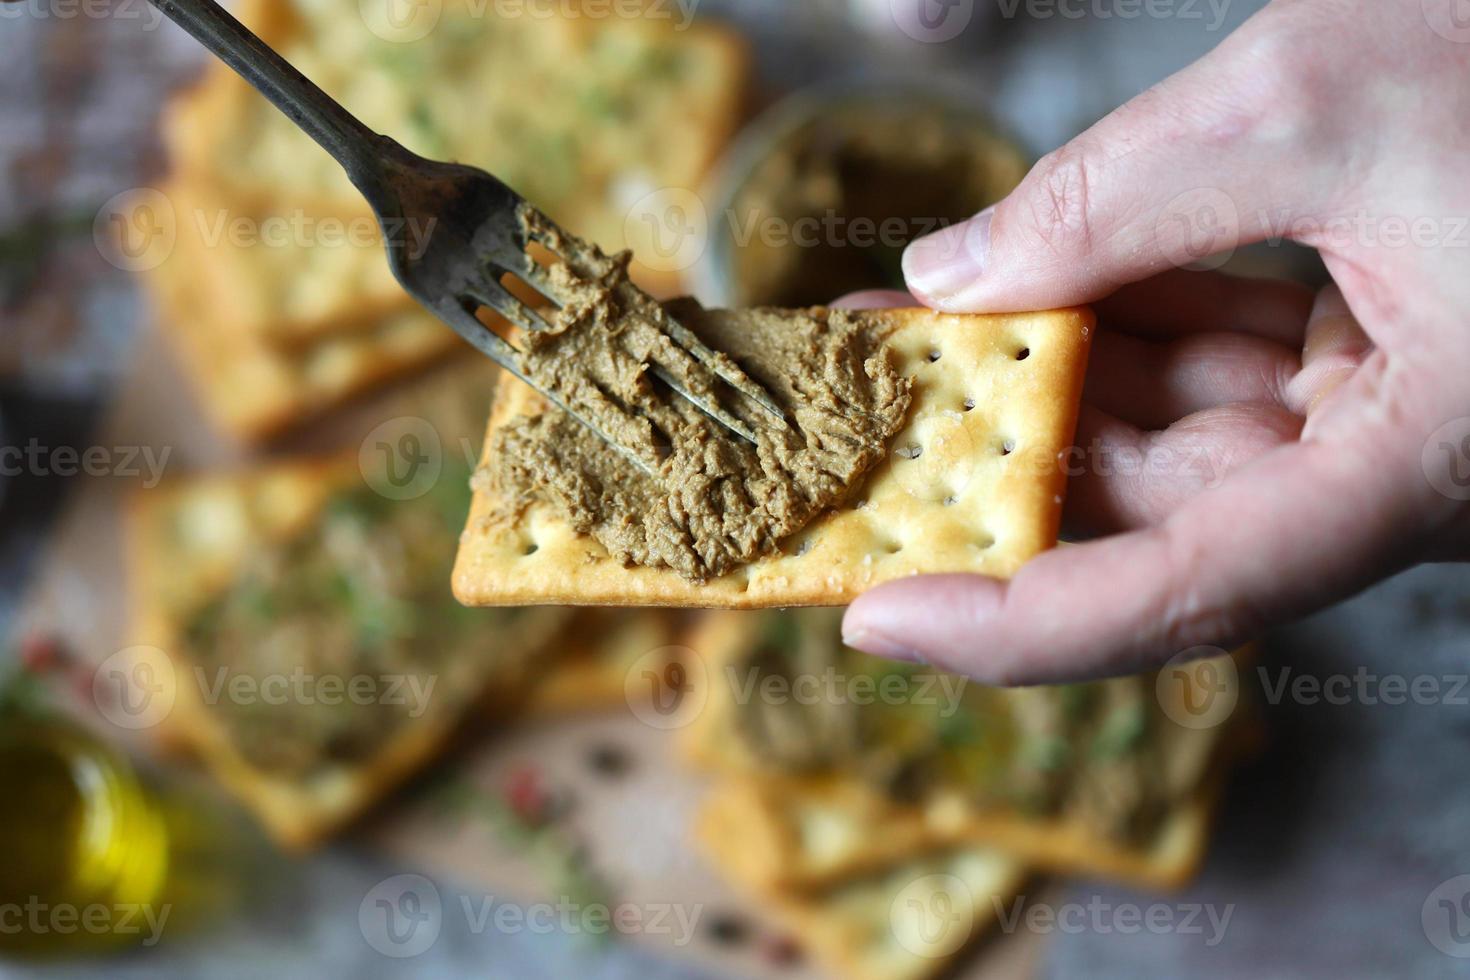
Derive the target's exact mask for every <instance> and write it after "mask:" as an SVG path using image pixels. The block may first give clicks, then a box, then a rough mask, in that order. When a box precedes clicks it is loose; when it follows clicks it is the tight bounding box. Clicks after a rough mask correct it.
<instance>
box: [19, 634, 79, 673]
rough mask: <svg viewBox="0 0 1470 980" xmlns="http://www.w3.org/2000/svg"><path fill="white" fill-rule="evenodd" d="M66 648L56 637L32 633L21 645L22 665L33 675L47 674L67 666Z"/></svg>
mask: <svg viewBox="0 0 1470 980" xmlns="http://www.w3.org/2000/svg"><path fill="white" fill-rule="evenodd" d="M67 660H68V657H67V653H66V648H65V647H63V646H62V645H61V641H59V640H57V639H56V638H55V637H54V636H48V635H46V634H43V633H32V634H31V635H29V636H27V637H26V638H25V639H24V640H22V641H21V644H20V665H21V667H22V668H23V669H24V670H26V671H29V672H30V673H32V674H47V673H50V672H51V671H53V670H55V669H57V668H58V667H62V666H65V665H66V663H67Z"/></svg>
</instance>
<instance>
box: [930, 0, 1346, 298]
mask: <svg viewBox="0 0 1470 980" xmlns="http://www.w3.org/2000/svg"><path fill="white" fill-rule="evenodd" d="M1279 10H1280V8H1277V7H1275V6H1274V5H1273V6H1272V7H1268V8H1267V9H1266V10H1264V11H1262V12H1261V13H1260V14H1257V15H1256V16H1255V17H1254V18H1252V19H1251V20H1250V21H1248V22H1247V23H1246V24H1245V25H1243V26H1242V27H1241V28H1240V29H1239V30H1238V31H1236V33H1235V34H1233V35H1232V36H1231V37H1230V38H1228V39H1227V40H1226V41H1225V42H1224V43H1223V44H1221V45H1220V46H1219V47H1218V48H1217V49H1216V50H1215V51H1213V52H1212V53H1211V54H1209V55H1208V56H1207V57H1205V58H1204V59H1203V60H1201V61H1199V62H1197V63H1196V64H1194V65H1192V66H1190V67H1189V68H1187V69H1185V70H1184V71H1182V72H1180V73H1179V74H1177V75H1175V76H1173V77H1172V78H1169V79H1166V80H1165V81H1163V82H1162V83H1160V84H1159V85H1157V86H1155V87H1154V88H1153V89H1151V90H1149V91H1148V92H1145V93H1144V94H1142V95H1141V96H1139V97H1138V98H1136V99H1134V100H1133V101H1132V102H1130V103H1128V104H1126V105H1124V106H1122V107H1121V108H1119V109H1117V110H1116V111H1114V112H1113V113H1111V114H1110V115H1109V116H1107V117H1106V118H1104V119H1103V120H1102V121H1101V122H1099V123H1098V124H1097V125H1095V126H1093V127H1092V128H1091V129H1090V130H1088V131H1087V132H1085V133H1083V134H1082V135H1081V136H1079V137H1078V138H1076V139H1075V140H1073V141H1072V142H1070V143H1068V144H1067V145H1065V146H1063V147H1061V148H1060V149H1058V150H1056V151H1055V152H1053V153H1051V154H1049V155H1048V156H1046V157H1045V158H1043V159H1042V160H1041V161H1040V162H1039V163H1038V164H1037V165H1036V166H1035V167H1034V168H1033V169H1032V170H1031V172H1030V173H1029V174H1028V175H1027V176H1026V178H1025V180H1023V181H1022V182H1021V184H1020V186H1019V187H1017V188H1016V190H1015V191H1014V192H1013V193H1012V194H1011V195H1010V196H1009V197H1007V198H1006V199H1005V200H1003V201H1001V202H1000V203H999V204H997V205H995V206H993V207H991V208H989V209H987V210H985V211H983V212H981V213H980V214H979V215H977V216H976V217H974V218H972V219H970V220H969V221H967V222H964V223H962V224H958V225H954V226H951V227H949V228H946V229H944V230H943V231H940V232H938V233H936V234H933V235H929V236H927V237H925V238H922V239H919V240H918V241H915V242H914V243H913V244H912V245H910V246H909V248H908V251H907V252H906V253H905V255H904V274H905V277H906V279H907V281H908V286H909V289H910V290H911V291H912V292H913V293H914V294H915V295H916V296H918V297H919V299H921V300H923V301H924V302H925V303H927V304H928V305H930V306H933V307H935V308H937V309H940V310H945V311H948V312H970V311H987V312H1010V311H1018V310H1032V309H1046V308H1050V307H1058V306H1070V305H1074V304H1078V303H1087V302H1091V301H1093V300H1096V299H1100V298H1102V297H1103V296H1106V295H1108V294H1109V293H1111V292H1113V291H1114V290H1115V289H1117V288H1118V287H1119V286H1121V285H1124V284H1126V283H1129V282H1136V281H1138V280H1140V279H1143V278H1146V277H1148V276H1150V275H1152V274H1155V273H1157V272H1160V271H1162V270H1164V269H1167V268H1169V267H1175V266H1184V265H1191V264H1204V265H1210V264H1215V265H1218V264H1220V263H1222V262H1223V261H1224V257H1228V252H1229V250H1231V249H1233V248H1234V247H1236V246H1237V245H1241V244H1245V243H1249V242H1252V241H1259V240H1261V239H1263V238H1265V237H1267V236H1269V235H1272V234H1273V229H1279V228H1285V227H1290V226H1291V225H1292V223H1293V222H1295V221H1298V220H1299V219H1300V218H1302V217H1316V216H1317V215H1318V214H1319V213H1320V212H1321V211H1322V210H1324V209H1325V208H1326V205H1327V202H1326V201H1324V200H1323V197H1324V195H1325V194H1326V193H1328V192H1327V191H1325V190H1324V189H1325V188H1330V187H1333V186H1334V185H1335V184H1336V183H1337V181H1335V180H1333V179H1332V177H1331V175H1330V174H1328V173H1324V172H1323V171H1324V170H1326V169H1328V168H1335V167H1336V166H1337V164H1335V163H1334V162H1332V160H1331V158H1330V155H1328V154H1324V153H1314V152H1312V151H1311V150H1310V149H1304V147H1310V146H1311V144H1312V142H1313V141H1312V140H1309V139H1305V138H1304V136H1305V131H1306V130H1307V128H1308V127H1310V126H1311V125H1313V123H1312V119H1313V116H1314V114H1315V113H1314V107H1315V106H1316V105H1317V104H1319V102H1320V100H1321V98H1322V97H1323V96H1322V94H1321V93H1323V92H1330V91H1331V90H1332V86H1331V85H1326V84H1324V81H1323V79H1322V78H1321V77H1320V75H1321V73H1322V71H1325V70H1326V69H1325V68H1319V67H1316V64H1317V63H1316V61H1315V59H1316V58H1317V55H1316V54H1315V53H1314V50H1315V47H1316V46H1305V45H1302V44H1300V43H1299V39H1298V37H1297V34H1298V32H1299V31H1302V30H1305V29H1307V28H1309V27H1310V26H1311V25H1306V24H1301V23H1298V20H1299V18H1297V19H1294V18H1293V16H1292V15H1290V14H1286V15H1283V14H1282V13H1280V12H1279ZM1314 158H1316V159H1314ZM1319 160H1320V161H1322V162H1318V161H1319ZM1221 253H1226V254H1225V256H1224V257H1221ZM1212 256H1213V257H1215V258H1213V259H1212V258H1211V257H1212Z"/></svg>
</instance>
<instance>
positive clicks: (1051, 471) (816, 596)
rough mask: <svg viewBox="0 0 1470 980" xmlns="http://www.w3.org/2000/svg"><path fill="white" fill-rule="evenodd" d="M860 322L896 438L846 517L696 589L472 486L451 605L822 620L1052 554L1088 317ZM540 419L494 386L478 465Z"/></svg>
mask: <svg viewBox="0 0 1470 980" xmlns="http://www.w3.org/2000/svg"><path fill="white" fill-rule="evenodd" d="M876 315H877V316H878V317H879V318H880V321H881V322H882V324H883V325H884V329H885V330H886V331H887V336H886V340H887V343H888V345H889V347H890V348H891V350H892V351H893V354H894V356H895V358H896V359H897V362H898V365H899V368H900V370H901V372H902V373H903V374H904V375H905V376H908V377H911V378H912V379H913V405H912V407H911V409H910V414H909V419H908V422H907V425H906V427H905V428H904V429H903V431H901V432H900V433H899V434H898V436H897V437H896V438H895V439H894V441H893V443H892V445H891V446H890V452H889V456H888V458H887V460H885V461H884V462H882V463H880V464H879V465H878V466H877V467H876V468H875V469H874V470H873V471H872V472H871V473H869V474H868V475H867V476H866V477H865V479H864V485H863V487H862V488H861V489H860V490H859V492H858V493H857V494H855V495H854V496H853V498H852V499H853V501H854V502H855V503H854V504H853V505H851V506H846V507H844V508H842V509H838V510H834V511H831V512H829V513H827V514H825V515H823V516H820V517H818V518H817V519H816V520H815V521H813V522H812V523H811V525H809V526H808V527H807V528H806V529H804V530H803V531H800V532H798V533H797V534H795V535H793V536H792V538H791V539H790V540H788V541H787V542H785V545H784V547H783V552H782V553H781V554H779V555H776V556H772V557H767V558H762V559H760V560H758V561H756V562H753V563H751V564H749V565H747V566H745V567H743V568H740V569H737V570H735V571H733V572H731V573H729V574H727V575H725V576H722V577H720V578H717V579H711V580H710V581H708V582H704V583H695V582H690V581H689V580H687V579H685V578H683V577H682V576H680V575H679V574H678V573H676V572H674V571H671V570H669V569H656V568H648V567H633V568H625V567H623V566H622V565H621V564H619V563H618V562H617V561H614V560H612V559H611V558H610V557H609V555H608V553H607V552H606V550H605V549H603V548H602V546H601V545H599V544H598V543H597V542H596V541H594V540H593V539H592V538H590V537H588V536H585V535H579V534H577V533H576V532H574V531H573V530H572V529H571V527H570V526H568V524H567V523H566V521H565V520H563V519H562V518H561V517H560V516H559V515H558V514H557V513H556V512H555V510H554V509H553V508H552V506H551V505H549V504H547V503H544V502H535V503H533V504H531V506H530V507H529V508H527V509H526V510H525V512H524V513H522V514H521V515H520V517H519V519H518V520H514V521H512V520H508V519H506V517H505V515H507V514H509V513H510V512H511V509H510V506H509V504H508V502H507V501H505V500H504V499H503V498H501V497H500V496H498V495H497V494H495V493H494V491H493V489H486V488H483V487H482V488H480V489H478V490H477V492H476V494H475V502H474V506H473V508H472V509H471V512H470V519H469V523H468V525H467V527H466V529H465V532H464V535H463V536H462V538H461V541H460V550H459V559H458V561H457V563H456V565H455V570H454V591H455V595H457V596H458V597H459V599H460V601H462V602H464V603H466V604H467V605H472V606H499V605H541V604H560V605H608V606H688V607H708V608H732V609H754V608H768V607H789V606H824V605H825V606H835V605H844V604H846V603H848V602H850V601H851V600H853V599H854V598H856V597H857V596H858V595H859V594H860V593H861V592H863V591H864V590H866V589H868V588H871V587H872V586H875V585H878V584H879V583H881V582H885V581H889V580H891V579H895V578H900V577H903V576H906V575H918V574H931V573H941V572H978V573H982V574H986V575H995V576H1009V575H1011V574H1013V573H1014V572H1015V571H1016V570H1017V569H1018V568H1020V567H1021V565H1022V564H1024V563H1025V562H1026V561H1027V560H1028V559H1030V558H1032V557H1034V556H1035V555H1036V554H1038V553H1039V552H1041V551H1043V550H1045V549H1047V548H1050V547H1051V546H1052V545H1053V544H1055V543H1056V536H1057V531H1058V527H1059V525H1060V523H1061V511H1062V496H1063V493H1064V491H1065V485H1066V473H1065V468H1064V466H1063V465H1062V464H1063V454H1064V453H1065V451H1066V448H1067V446H1068V445H1069V444H1070V443H1071V440H1072V436H1073V431H1074V428H1075V426H1076V422H1077V411H1078V406H1079V403H1080V399H1081V395H1082V381H1083V375H1084V372H1085V370H1086V365H1087V352H1088V347H1089V344H1090V343H1091V338H1092V333H1093V324H1094V320H1093V317H1092V314H1091V312H1090V311H1088V310H1084V309H1069V310H1056V311H1051V312H1046V313H1026V314H1004V315H985V316H981V315H952V314H942V313H935V312H933V311H931V310H918V309H911V310H890V311H882V312H879V313H877V314H876ZM545 408H546V403H545V401H544V400H543V399H542V398H541V397H540V396H539V395H537V394H536V393H535V392H534V391H532V390H531V389H530V388H528V387H527V386H526V385H524V384H518V383H513V382H510V381H507V383H506V384H503V385H501V386H500V391H499V392H498V394H497V397H496V402H495V407H494V409H493V411H492V412H491V417H490V428H489V432H488V433H487V435H486V442H485V458H487V459H488V458H489V455H490V453H491V452H492V451H493V447H494V439H495V433H496V431H497V430H498V429H499V428H500V426H502V425H504V424H506V423H507V422H509V421H510V420H511V419H513V418H516V417H518V416H520V415H523V414H532V413H536V412H540V411H543V410H545ZM609 452H611V450H609Z"/></svg>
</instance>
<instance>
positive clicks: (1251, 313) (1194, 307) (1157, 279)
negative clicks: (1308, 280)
mask: <svg viewBox="0 0 1470 980" xmlns="http://www.w3.org/2000/svg"><path fill="white" fill-rule="evenodd" d="M1312 301H1313V295H1312V290H1310V289H1308V288H1307V287H1306V286H1303V285H1302V284H1300V283H1296V282H1288V281H1286V280H1283V279H1250V278H1246V277H1244V276H1232V275H1226V274H1225V273H1223V272H1194V271H1190V270H1188V269H1170V270H1168V271H1166V272H1161V273H1159V274H1158V275H1157V276H1153V277H1151V278H1149V279H1145V280H1144V281H1142V282H1137V283H1132V284H1129V285H1127V286H1124V287H1123V288H1121V289H1119V290H1118V291H1117V292H1116V293H1114V294H1113V295H1111V296H1109V297H1108V298H1107V299H1104V300H1101V301H1099V302H1098V303H1097V304H1096V309H1097V314H1098V318H1099V319H1100V320H1101V321H1102V322H1103V323H1104V324H1105V325H1107V326H1108V327H1109V328H1111V329H1113V330H1117V331H1121V332H1124V333H1130V334H1136V335H1137V336H1140V337H1145V338H1148V339H1152V340H1168V339H1172V338H1174V337H1177V336H1180V335H1181V334H1188V333H1211V332H1219V331H1226V330H1230V331H1238V332H1241V333H1249V334H1253V335H1255V336H1257V337H1262V338H1264V339H1266V340H1274V341H1276V342H1277V343H1280V344H1286V345H1288V346H1291V347H1300V346H1301V343H1302V335H1303V332H1304V331H1305V330H1306V325H1307V316H1308V315H1309V314H1310V313H1311V311H1312Z"/></svg>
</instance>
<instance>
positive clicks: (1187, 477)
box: [1063, 404, 1302, 537]
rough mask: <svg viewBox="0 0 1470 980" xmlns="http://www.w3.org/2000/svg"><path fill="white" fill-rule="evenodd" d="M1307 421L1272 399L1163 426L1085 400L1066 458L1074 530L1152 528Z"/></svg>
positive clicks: (1292, 436) (1088, 533) (1085, 533)
mask: <svg viewBox="0 0 1470 980" xmlns="http://www.w3.org/2000/svg"><path fill="white" fill-rule="evenodd" d="M1301 427H1302V420H1301V419H1300V418H1298V417H1297V416H1295V415H1293V414H1292V413H1291V412H1289V411H1288V410H1286V409H1284V408H1281V407H1279V406H1272V405H1252V404H1235V405H1224V406H1219V407H1216V408H1211V409H1207V410H1205V411H1203V412H1199V413H1197V414H1194V415H1190V416H1187V417H1185V418H1182V419H1179V420H1178V421H1177V422H1175V423H1174V424H1173V425H1171V426H1170V427H1169V428H1167V429H1165V430H1164V431H1162V432H1144V431H1141V430H1140V429H1138V428H1137V427H1136V426H1133V425H1130V424H1128V423H1127V422H1124V421H1122V420H1120V419H1117V418H1115V417H1113V416H1110V415H1108V414H1106V413H1105V412H1101V411H1099V410H1098V409H1096V408H1093V407H1091V406H1086V405H1084V406H1083V409H1082V413H1081V417H1080V418H1079V420H1078V424H1077V441H1076V446H1075V448H1074V449H1073V451H1072V453H1071V454H1070V455H1069V456H1068V457H1067V467H1068V469H1067V475H1068V477H1069V482H1068V486H1067V506H1066V513H1065V519H1064V521H1063V525H1064V527H1065V529H1066V531H1067V533H1068V534H1071V535H1076V536H1081V537H1094V536H1097V535H1100V534H1116V533H1118V532H1120V531H1131V530H1134V529H1136V528H1141V527H1149V526H1152V525H1154V524H1157V523H1159V522H1160V521H1162V520H1164V519H1165V518H1166V517H1167V516H1168V515H1169V514H1171V513H1173V512H1174V511H1175V510H1177V509H1178V508H1179V507H1180V505H1182V504H1183V503H1184V502H1185V501H1187V500H1189V499H1190V498H1191V497H1194V496H1196V495H1197V494H1199V493H1200V492H1202V491H1204V490H1208V489H1210V488H1211V487H1216V486H1219V485H1220V484H1221V483H1222V482H1223V481H1224V480H1225V479H1226V478H1227V477H1229V476H1230V474H1232V473H1234V472H1235V471H1236V470H1238V469H1240V468H1241V467H1243V466H1246V465H1248V464H1249V463H1251V462H1252V461H1253V460H1255V459H1256V458H1257V457H1259V456H1262V455H1264V454H1265V453H1267V452H1269V451H1271V450H1272V449H1275V448H1276V447H1277V446H1280V445H1282V444H1284V443H1289V442H1292V441H1295V440H1296V438H1297V437H1298V436H1299V435H1300V433H1301Z"/></svg>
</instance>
